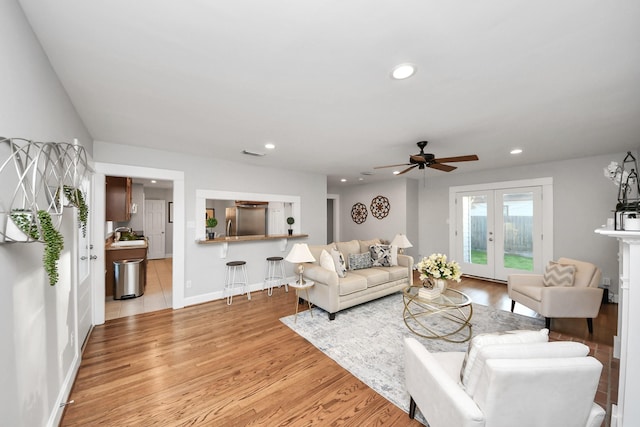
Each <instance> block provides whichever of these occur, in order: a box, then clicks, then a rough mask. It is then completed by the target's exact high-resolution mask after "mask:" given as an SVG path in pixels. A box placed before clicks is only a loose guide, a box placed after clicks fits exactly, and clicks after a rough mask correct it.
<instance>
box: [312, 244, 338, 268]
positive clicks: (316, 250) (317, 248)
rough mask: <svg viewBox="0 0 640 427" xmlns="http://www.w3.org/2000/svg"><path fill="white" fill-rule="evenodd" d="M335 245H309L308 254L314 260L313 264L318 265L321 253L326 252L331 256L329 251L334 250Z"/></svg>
mask: <svg viewBox="0 0 640 427" xmlns="http://www.w3.org/2000/svg"><path fill="white" fill-rule="evenodd" d="M335 247H336V246H335V244H334V243H331V244H328V245H309V252H311V255H313V257H314V258H315V259H316V261H315V264H318V265H320V255H322V251H323V250H324V251H327V253H329V254H331V249H335Z"/></svg>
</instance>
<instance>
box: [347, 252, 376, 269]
mask: <svg viewBox="0 0 640 427" xmlns="http://www.w3.org/2000/svg"><path fill="white" fill-rule="evenodd" d="M363 268H371V255H369V252H365V253H363V254H349V270H362V269H363Z"/></svg>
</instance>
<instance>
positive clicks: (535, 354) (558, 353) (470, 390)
mask: <svg viewBox="0 0 640 427" xmlns="http://www.w3.org/2000/svg"><path fill="white" fill-rule="evenodd" d="M588 354H589V347H587V346H586V345H584V344H581V343H577V342H572V341H555V342H535V343H509V344H490V345H486V346H483V347H481V348H480V350H479V351H478V354H477V356H476V360H475V362H474V364H473V367H472V369H471V372H470V373H469V378H468V380H467V384H466V387H465V391H466V392H467V394H468V395H469V396H471V397H473V396H474V394H475V392H476V388H477V386H478V381H479V379H480V376H481V374H482V369H483V368H484V365H485V364H486V362H487V360H489V359H551V358H558V357H585V356H587V355H588Z"/></svg>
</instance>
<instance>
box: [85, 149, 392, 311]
mask: <svg viewBox="0 0 640 427" xmlns="http://www.w3.org/2000/svg"><path fill="white" fill-rule="evenodd" d="M94 157H95V160H96V162H104V163H120V164H121V163H122V159H127V161H128V162H131V159H135V163H129V164H131V165H135V166H143V167H154V168H163V169H172V170H178V171H183V172H184V177H185V207H184V209H185V210H184V212H185V222H186V224H187V226H186V229H185V242H184V245H185V247H184V249H185V259H184V264H185V272H186V274H185V283H184V284H183V286H184V295H185V303H186V304H187V305H188V304H193V303H198V302H204V301H208V300H211V299H215V298H221V297H222V290H223V280H224V269H225V264H226V262H228V261H231V260H245V261H247V267H248V270H249V282H250V284H252V285H254V288H255V287H260V286H261V283H262V279H263V275H264V266H265V262H266V261H265V258H266V257H268V256H276V255H281V256H286V254H287V253H288V251H289V250H290V248H291V242H289V245H288V247H286V248H285V251H282V248H281V247H280V241H259V242H250V243H232V244H229V250H228V254H227V258H221V257H220V254H221V250H220V249H221V247H222V245H221V244H198V243H197V242H196V234H195V232H196V230H195V227H194V225H195V224H194V223H195V221H196V215H198V216H200V215H204V212H196V208H195V204H196V201H195V193H196V190H198V189H200V190H216V191H231V192H235V193H253V194H255V193H259V194H279V195H290V196H299V197H300V198H301V217H300V218H296V226H299V227H300V228H299V229H300V231H301V232H302V233H303V234H308V235H309V237H308V239H302V240H295V241H294V242H305V241H308V242H309V243H313V244H323V243H324V242H325V239H326V198H327V190H326V188H327V184H326V176H325V175H318V174H308V173H301V172H291V171H283V170H281V169H268V168H263V167H258V166H250V165H243V164H239V163H234V162H228V161H221V160H217V159H212V158H202V157H200V156H190V155H185V154H180V153H175V152H165V151H159V150H152V149H145V148H141V147H132V146H126V145H119V144H114V143H108V142H98V141H96V142H95V145H94ZM177 208H178V206H175V205H174V210H175V209H177ZM216 217H217V218H218V221H219V224H218V228H220V222H223V221H220V219H221V218H222V212H218V209H216ZM189 223H191V224H192V225H193V226H189ZM392 237H393V236H392ZM287 268H288V269H289V270H288V271H289V273H290V274H291V275H293V270H292V266H287ZM186 282H190V283H191V287H188V286H187V283H186ZM176 285H177V284H174V286H176Z"/></svg>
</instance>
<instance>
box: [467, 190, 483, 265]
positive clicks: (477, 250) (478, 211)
mask: <svg viewBox="0 0 640 427" xmlns="http://www.w3.org/2000/svg"><path fill="white" fill-rule="evenodd" d="M462 244H463V257H464V262H466V263H469V264H484V265H486V264H487V196H463V197H462Z"/></svg>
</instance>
